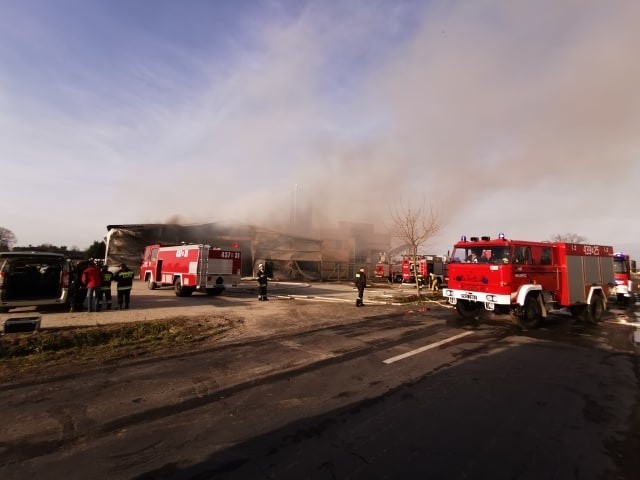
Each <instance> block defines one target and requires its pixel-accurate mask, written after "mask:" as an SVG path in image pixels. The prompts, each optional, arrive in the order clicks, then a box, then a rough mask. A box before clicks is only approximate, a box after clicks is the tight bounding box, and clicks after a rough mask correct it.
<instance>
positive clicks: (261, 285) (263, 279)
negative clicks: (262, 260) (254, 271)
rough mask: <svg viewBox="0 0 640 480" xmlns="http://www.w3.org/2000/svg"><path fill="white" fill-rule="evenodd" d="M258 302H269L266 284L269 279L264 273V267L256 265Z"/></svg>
mask: <svg viewBox="0 0 640 480" xmlns="http://www.w3.org/2000/svg"><path fill="white" fill-rule="evenodd" d="M257 280H258V293H259V295H258V300H260V301H266V300H269V299H268V298H267V284H268V283H269V278H268V277H267V272H265V271H264V265H263V264H260V265H258V276H257Z"/></svg>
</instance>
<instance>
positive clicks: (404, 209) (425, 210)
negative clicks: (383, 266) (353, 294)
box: [391, 201, 442, 298]
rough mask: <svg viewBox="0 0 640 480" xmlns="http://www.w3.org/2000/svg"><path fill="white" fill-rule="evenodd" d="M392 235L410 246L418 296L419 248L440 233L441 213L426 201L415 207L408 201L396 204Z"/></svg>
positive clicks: (392, 221)
mask: <svg viewBox="0 0 640 480" xmlns="http://www.w3.org/2000/svg"><path fill="white" fill-rule="evenodd" d="M391 223H392V225H391V235H392V236H393V237H394V238H396V239H398V240H399V241H400V242H401V243H402V244H406V245H408V247H409V254H410V256H411V258H412V260H413V268H414V271H413V276H414V278H415V282H416V289H417V291H418V298H420V297H421V295H420V279H419V278H418V272H417V271H416V270H417V265H418V249H419V248H420V247H421V246H422V245H425V244H426V243H428V242H429V240H431V239H432V238H433V237H435V236H436V235H438V234H439V233H440V229H441V228H442V223H441V220H440V215H439V214H438V212H436V211H435V210H434V208H433V206H432V205H427V203H426V201H423V202H422V206H420V207H415V206H413V205H411V202H410V201H408V202H407V203H406V204H398V203H396V204H395V205H394V208H393V210H392V211H391Z"/></svg>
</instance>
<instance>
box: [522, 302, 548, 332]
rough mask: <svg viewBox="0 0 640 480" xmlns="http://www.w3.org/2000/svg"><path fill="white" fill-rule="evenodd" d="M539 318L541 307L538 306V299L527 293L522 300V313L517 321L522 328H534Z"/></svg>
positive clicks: (540, 316)
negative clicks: (525, 297)
mask: <svg viewBox="0 0 640 480" xmlns="http://www.w3.org/2000/svg"><path fill="white" fill-rule="evenodd" d="M541 318H542V308H541V307H540V302H538V299H537V298H536V297H535V296H533V295H529V296H528V297H527V299H526V300H525V301H524V307H522V314H521V315H520V318H519V322H518V323H519V324H520V327H521V328H522V329H523V330H529V329H532V328H536V327H537V326H538V324H539V323H540V319H541Z"/></svg>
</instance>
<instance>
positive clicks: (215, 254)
mask: <svg viewBox="0 0 640 480" xmlns="http://www.w3.org/2000/svg"><path fill="white" fill-rule="evenodd" d="M241 265H242V264H241V254H240V250H238V249H237V248H231V249H220V248H214V247H211V246H210V245H193V244H188V245H148V246H147V247H145V249H144V255H143V260H142V265H141V266H140V280H142V281H144V282H146V284H147V286H148V287H149V289H151V290H153V289H155V288H158V287H167V286H170V287H173V289H174V290H175V293H176V295H177V296H179V297H188V296H189V295H191V294H192V293H193V292H195V291H199V292H203V293H207V294H208V295H218V294H220V293H222V292H223V291H224V289H225V286H226V285H235V284H238V283H239V282H240V278H241V277H240V269H241Z"/></svg>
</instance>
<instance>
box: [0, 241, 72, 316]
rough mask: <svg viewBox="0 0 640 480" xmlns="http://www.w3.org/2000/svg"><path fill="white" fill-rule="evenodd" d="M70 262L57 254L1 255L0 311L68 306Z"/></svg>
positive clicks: (25, 253) (24, 253) (21, 253)
mask: <svg viewBox="0 0 640 480" xmlns="http://www.w3.org/2000/svg"><path fill="white" fill-rule="evenodd" d="M70 272H71V261H70V260H69V259H68V258H67V257H66V256H65V255H62V254H59V253H47V252H0V312H3V313H6V312H8V311H9V310H10V309H11V308H18V307H34V306H35V307H41V306H43V307H44V306H56V305H59V306H60V307H61V308H62V307H68V306H69V276H70Z"/></svg>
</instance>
